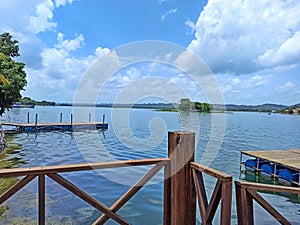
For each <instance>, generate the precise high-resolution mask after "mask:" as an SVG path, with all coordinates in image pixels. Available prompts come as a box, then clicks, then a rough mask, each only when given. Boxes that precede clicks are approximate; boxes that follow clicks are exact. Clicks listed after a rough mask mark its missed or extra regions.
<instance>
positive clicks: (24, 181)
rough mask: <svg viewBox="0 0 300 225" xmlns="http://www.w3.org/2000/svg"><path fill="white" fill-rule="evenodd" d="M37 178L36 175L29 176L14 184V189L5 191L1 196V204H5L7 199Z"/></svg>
mask: <svg viewBox="0 0 300 225" xmlns="http://www.w3.org/2000/svg"><path fill="white" fill-rule="evenodd" d="M0 171H1V170H0ZM35 177H36V176H35V175H28V176H26V177H24V178H23V179H22V180H20V181H19V182H18V183H16V184H14V185H13V186H12V187H10V188H9V189H8V190H7V191H5V192H4V193H3V194H2V195H1V196H0V204H2V203H3V202H5V201H6V200H7V199H9V198H10V197H11V196H13V195H14V194H15V193H17V192H18V191H19V190H20V189H22V188H23V187H24V186H25V185H26V184H28V183H29V182H30V181H32V180H33V179H34V178H35Z"/></svg>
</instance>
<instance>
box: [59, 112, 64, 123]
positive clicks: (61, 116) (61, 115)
mask: <svg viewBox="0 0 300 225" xmlns="http://www.w3.org/2000/svg"><path fill="white" fill-rule="evenodd" d="M62 118H63V114H62V113H60V116H59V122H61V123H62Z"/></svg>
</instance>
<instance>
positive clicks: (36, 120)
mask: <svg viewBox="0 0 300 225" xmlns="http://www.w3.org/2000/svg"><path fill="white" fill-rule="evenodd" d="M37 124H38V114H37V113H36V114H35V131H37Z"/></svg>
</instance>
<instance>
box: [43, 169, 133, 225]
mask: <svg viewBox="0 0 300 225" xmlns="http://www.w3.org/2000/svg"><path fill="white" fill-rule="evenodd" d="M47 175H48V176H49V177H50V178H51V179H52V180H54V181H56V182H57V183H58V184H60V185H61V186H63V187H65V188H66V189H68V190H69V191H71V192H72V193H74V194H75V195H77V196H78V197H79V198H81V199H82V200H84V201H86V202H87V203H89V204H90V205H92V206H93V207H95V208H96V209H98V210H99V211H101V212H103V213H105V214H106V215H107V216H109V217H110V218H112V219H113V220H115V221H116V222H118V223H119V224H122V225H130V223H128V222H127V221H126V220H124V219H123V218H122V217H120V216H119V215H117V214H115V213H114V212H112V211H111V210H110V209H109V208H108V207H107V206H105V205H104V204H103V203H101V202H100V201H98V200H97V199H95V198H93V197H92V196H90V195H88V194H87V193H86V192H84V191H82V190H81V189H79V188H78V187H76V186H75V185H74V184H72V183H71V182H70V181H68V180H66V179H65V178H63V177H62V176H60V175H58V174H47Z"/></svg>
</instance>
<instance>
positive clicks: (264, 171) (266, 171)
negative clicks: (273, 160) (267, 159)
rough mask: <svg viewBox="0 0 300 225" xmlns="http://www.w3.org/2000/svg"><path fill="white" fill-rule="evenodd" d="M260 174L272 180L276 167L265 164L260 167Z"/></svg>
mask: <svg viewBox="0 0 300 225" xmlns="http://www.w3.org/2000/svg"><path fill="white" fill-rule="evenodd" d="M260 174H261V175H262V176H264V177H267V178H271V177H273V174H274V165H272V164H269V163H265V164H262V165H260Z"/></svg>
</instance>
